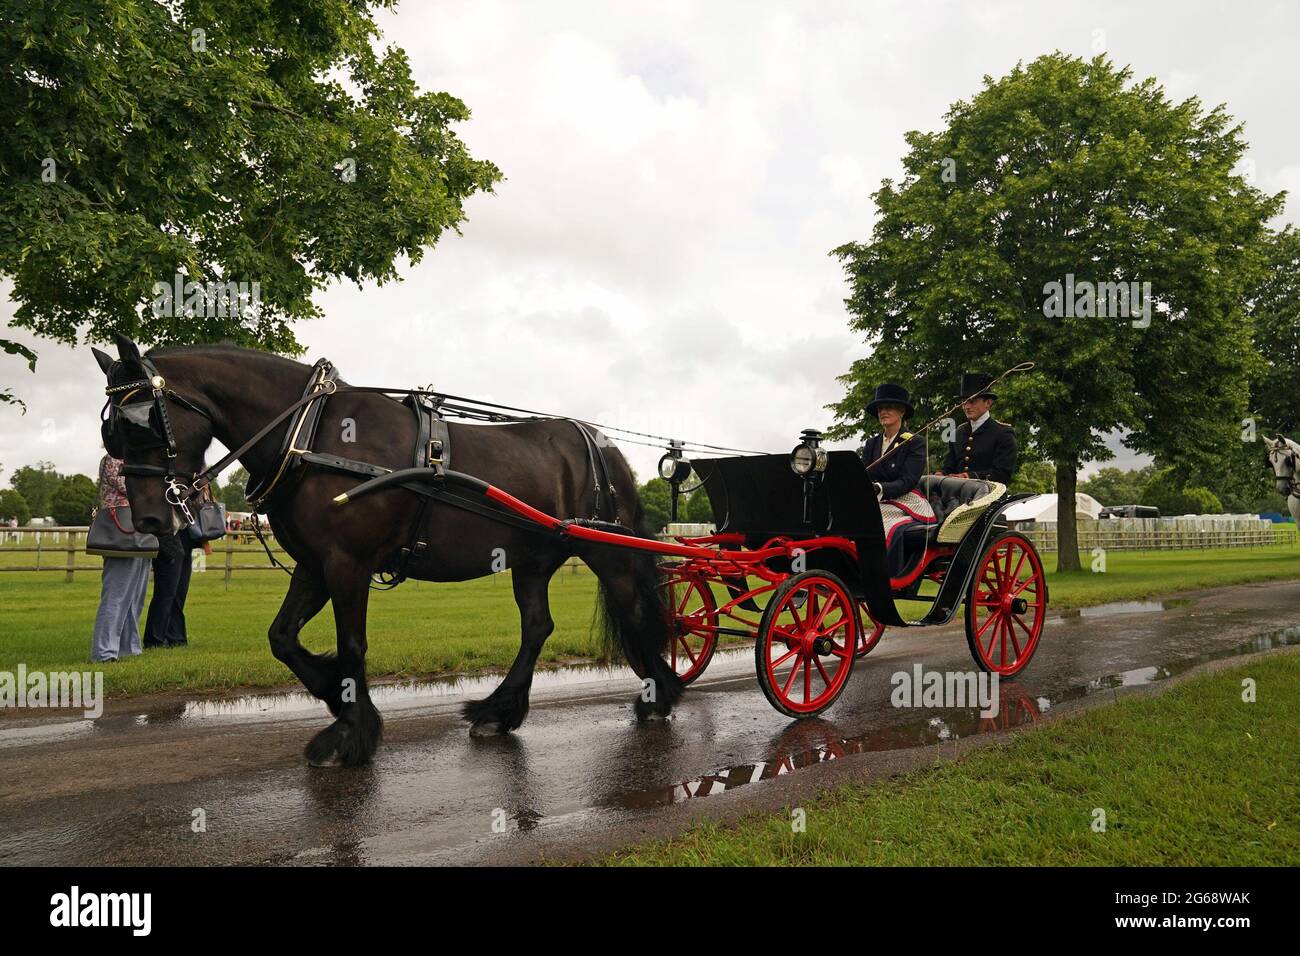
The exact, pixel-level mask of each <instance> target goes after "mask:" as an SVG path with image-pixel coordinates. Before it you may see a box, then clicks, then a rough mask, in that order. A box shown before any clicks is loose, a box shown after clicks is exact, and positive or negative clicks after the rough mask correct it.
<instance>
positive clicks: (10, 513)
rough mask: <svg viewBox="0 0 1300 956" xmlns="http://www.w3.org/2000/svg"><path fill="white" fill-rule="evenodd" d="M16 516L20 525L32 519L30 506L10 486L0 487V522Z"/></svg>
mask: <svg viewBox="0 0 1300 956" xmlns="http://www.w3.org/2000/svg"><path fill="white" fill-rule="evenodd" d="M10 518H17V519H18V523H19V524H20V525H24V524H27V522H29V521H31V520H32V508H31V505H29V504H28V503H27V499H26V498H24V497H23V496H22V494H21V493H19V492H17V491H15V490H14V489H12V488H4V489H0V522H6V521H8V520H9V519H10Z"/></svg>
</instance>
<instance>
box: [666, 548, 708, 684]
mask: <svg viewBox="0 0 1300 956" xmlns="http://www.w3.org/2000/svg"><path fill="white" fill-rule="evenodd" d="M660 587H661V588H662V589H663V595H664V604H665V605H666V606H667V608H668V614H669V636H668V642H669V643H668V650H667V651H666V652H665V653H664V658H665V659H666V660H667V661H668V665H669V666H670V667H671V668H672V669H673V672H674V673H676V674H677V676H678V677H679V678H681V681H682V683H683V684H689V683H690V682H691V681H693V680H695V678H697V677H699V676H700V675H701V674H703V673H704V668H706V667H708V666H709V661H710V660H711V659H712V657H713V650H714V647H715V645H716V644H717V635H718V604H717V601H715V600H714V597H713V591H712V589H710V587H709V584H708V582H707V581H705V580H704V578H703V577H701V576H700V575H698V574H677V573H672V574H669V575H668V577H667V578H666V579H665V580H664V582H663V584H661V585H660Z"/></svg>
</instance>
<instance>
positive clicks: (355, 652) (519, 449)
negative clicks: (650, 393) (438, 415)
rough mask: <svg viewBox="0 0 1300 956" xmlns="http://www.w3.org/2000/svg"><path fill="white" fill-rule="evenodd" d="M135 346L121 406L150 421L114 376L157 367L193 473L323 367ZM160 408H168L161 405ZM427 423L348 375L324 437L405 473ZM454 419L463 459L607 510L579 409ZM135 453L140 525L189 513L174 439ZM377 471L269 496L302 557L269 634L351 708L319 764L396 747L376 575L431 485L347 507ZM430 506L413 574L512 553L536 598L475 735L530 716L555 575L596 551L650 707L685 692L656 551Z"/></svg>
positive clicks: (508, 560)
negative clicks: (354, 386)
mask: <svg viewBox="0 0 1300 956" xmlns="http://www.w3.org/2000/svg"><path fill="white" fill-rule="evenodd" d="M117 345H118V356H119V357H118V360H117V361H114V360H113V359H112V358H111V357H110V356H108V355H106V354H105V353H103V352H100V351H99V350H98V349H96V350H94V351H95V357H96V359H97V360H98V361H99V364H100V367H101V368H102V369H103V370H104V372H105V374H106V375H107V376H108V384H109V388H110V393H109V394H110V401H111V402H113V403H115V404H119V405H123V406H124V407H125V406H129V405H132V404H134V405H135V406H136V407H135V408H134V409H132V410H133V411H135V412H136V413H137V415H136V420H137V421H141V420H143V419H141V417H140V414H139V413H140V411H141V409H140V402H141V399H142V398H145V397H147V396H148V394H149V391H150V390H149V389H148V388H145V389H144V390H143V393H142V394H131V392H130V390H129V389H118V390H116V391H114V387H115V386H122V385H124V384H129V383H132V382H139V381H140V380H142V379H147V378H149V376H150V374H153V373H155V372H156V374H158V375H160V376H162V377H163V378H164V379H165V383H166V390H167V393H168V394H167V397H165V398H164V399H163V401H164V402H165V405H166V408H165V416H166V418H167V419H168V420H169V421H168V424H169V426H170V429H171V431H172V432H173V433H174V436H175V438H174V440H175V446H176V455H175V457H174V458H172V459H171V463H170V468H171V470H174V471H176V472H178V473H182V474H185V473H188V474H190V475H192V474H193V473H195V472H200V471H202V470H203V461H204V453H205V451H206V449H207V447H208V445H209V443H210V442H211V441H212V439H213V438H216V439H218V440H219V441H221V443H222V444H224V445H225V446H226V447H227V448H230V449H238V448H239V447H240V446H241V445H243V444H244V443H246V442H247V441H249V440H250V439H252V438H253V437H254V436H255V435H256V434H257V432H258V431H260V430H261V429H262V428H263V427H264V426H266V425H268V424H269V423H270V422H272V421H273V420H274V419H275V418H276V416H277V415H279V414H280V413H281V412H283V411H284V410H285V409H287V408H289V407H290V406H291V405H293V404H294V403H295V402H297V401H299V399H300V398H301V397H302V395H303V390H304V386H305V385H306V384H307V382H308V378H309V374H310V372H311V369H309V368H308V367H307V366H306V365H302V364H300V363H298V362H294V361H291V360H289V359H285V358H281V357H279V356H276V355H271V354H268V353H265V352H259V351H255V350H251V349H243V348H236V347H234V346H227V345H216V346H195V347H176V348H157V349H152V350H150V351H149V352H147V353H146V354H145V356H144V360H145V362H146V363H147V364H148V365H151V366H152V372H151V371H148V370H147V369H146V364H142V358H141V355H140V351H139V349H138V348H137V347H136V345H135V344H134V343H133V342H131V341H130V340H129V339H126V338H124V337H121V336H119V337H118V342H117ZM340 384H342V383H340ZM151 414H152V416H153V418H154V419H155V420H156V419H157V417H158V412H157V411H153V412H152V413H151ZM146 417H147V416H146ZM289 421H292V419H289V420H288V421H286V423H285V424H284V425H282V426H280V427H277V428H276V429H274V430H273V431H271V432H270V433H269V434H268V435H267V436H266V437H265V438H264V439H263V440H261V441H259V442H257V443H256V444H255V445H253V447H251V448H249V449H248V450H247V451H246V452H245V453H243V454H242V455H240V458H239V460H240V462H241V463H242V464H243V465H244V467H245V468H247V469H248V472H249V474H250V476H252V478H253V482H254V483H256V482H257V481H258V480H266V479H267V478H268V477H270V476H271V475H272V474H273V473H274V472H275V471H276V470H277V469H278V468H279V467H280V456H279V451H280V449H281V447H282V443H283V441H284V439H285V436H286V432H287V429H288V428H289V427H290V426H289ZM416 427H417V426H416V421H415V417H414V416H413V414H412V411H411V409H410V408H409V407H408V406H407V405H404V404H403V403H401V402H399V401H397V400H395V399H393V398H391V397H388V396H386V395H381V394H375V393H366V392H354V391H349V390H347V389H346V388H342V389H340V390H339V391H338V392H337V393H335V394H332V395H330V396H329V397H328V399H326V400H325V406H324V410H323V413H322V417H321V419H320V424H319V428H318V430H317V433H316V439H315V450H316V451H318V452H322V453H329V454H335V455H339V456H342V457H346V458H350V459H354V460H360V461H364V462H369V463H372V464H374V465H379V466H382V467H384V468H389V469H400V468H407V467H409V466H410V464H411V459H412V450H413V448H414V445H415V442H416V434H417V433H416ZM447 428H448V431H449V438H450V446H451V448H452V449H453V450H454V456H455V467H456V469H457V470H458V471H461V472H464V473H467V474H470V475H474V476H475V477H477V478H480V479H482V480H483V481H486V482H489V483H490V484H493V485H496V486H497V487H500V488H502V489H504V490H505V491H508V492H509V493H511V494H513V495H515V496H516V497H518V498H520V499H521V500H523V501H526V502H528V503H529V504H531V505H532V506H533V507H535V508H538V509H540V510H542V511H545V512H547V513H548V514H552V515H557V516H560V517H566V516H567V517H580V516H584V515H587V514H590V511H591V508H592V465H591V461H590V458H589V451H588V448H587V445H586V440H585V439H584V438H583V437H582V434H581V433H580V432H579V431H578V429H576V428H575V427H574V425H573V423H572V422H568V421H565V420H563V419H543V420H536V421H525V422H515V423H509V424H491V425H476V424H464V423H460V422H449V423H448V425H447ZM345 439H350V440H345ZM606 454H607V457H608V460H609V463H610V471H611V475H610V479H611V483H612V485H613V487H614V489H615V493H616V494H615V500H616V502H617V521H618V522H619V523H620V524H622V525H624V526H626V527H627V528H632V529H636V531H637V533H639V534H644V527H643V525H644V521H643V514H642V508H641V503H640V499H639V497H638V495H637V489H636V485H635V482H634V480H633V476H632V472H631V469H630V468H629V467H628V465H627V462H626V461H625V460H624V458H623V456H622V454H620V453H619V452H618V451H617V450H616V449H614V448H613V447H612V446H610V447H608V448H607V449H606ZM123 455H124V457H125V461H126V464H127V466H128V467H127V469H126V472H127V474H128V477H127V479H126V489H127V497H128V498H129V499H130V502H131V512H132V515H133V517H134V521H135V525H136V528H137V529H138V530H140V531H144V532H151V533H159V532H167V531H170V530H172V529H174V528H176V527H177V526H178V523H179V521H180V519H179V518H178V516H177V513H176V509H175V507H174V506H173V504H172V503H171V502H170V501H169V499H168V496H167V493H166V491H167V484H166V481H165V479H164V478H163V477H161V475H160V474H158V473H159V472H161V471H162V470H164V469H165V468H166V467H167V465H168V462H167V459H166V450H165V449H164V448H159V447H154V448H148V447H145V448H139V447H132V446H131V445H130V443H129V442H128V443H127V447H126V448H125V450H124V451H123ZM142 466H143V467H142ZM131 472H135V473H134V474H131ZM151 472H153V473H152V474H151ZM362 480H363V479H362V478H360V477H358V476H356V475H349V474H343V473H340V472H337V471H333V470H329V469H326V468H321V467H316V466H311V465H308V466H305V467H304V469H303V470H302V472H301V474H300V475H298V476H297V478H296V479H295V480H294V481H293V482H292V483H288V484H285V485H284V486H283V487H282V488H280V489H278V490H276V491H274V492H273V493H272V494H271V496H270V497H269V498H268V499H267V502H266V505H265V507H266V511H267V514H268V517H269V518H270V521H271V524H272V527H273V528H274V531H275V536H276V540H277V541H279V542H280V543H281V544H282V545H283V546H284V549H285V550H286V551H287V552H288V553H289V554H290V555H291V556H292V557H293V558H294V560H295V562H296V566H295V568H294V571H293V577H292V581H291V583H290V585H289V592H288V594H287V595H286V596H285V598H284V603H283V604H282V605H281V607H280V612H279V614H277V615H276V618H275V621H274V623H273V624H272V625H271V629H270V632H269V637H270V642H271V652H272V653H273V654H274V655H275V657H276V658H277V659H278V660H280V661H282V662H284V663H285V664H286V665H288V667H289V668H290V669H291V670H292V671H293V672H294V674H295V675H297V677H298V679H299V680H300V681H302V683H303V685H304V686H305V687H306V688H307V689H308V690H309V691H310V692H311V693H312V694H313V695H315V696H316V697H318V698H320V699H321V700H322V701H324V702H325V704H326V705H327V706H328V707H329V709H330V712H331V713H332V714H333V715H334V717H335V720H334V722H333V723H332V724H330V725H329V726H328V727H326V728H325V729H324V730H322V731H321V732H320V733H318V734H317V735H316V736H315V738H314V739H313V740H312V741H311V742H310V743H309V744H308V745H307V748H306V756H307V759H308V760H309V762H310V763H312V764H313V765H317V766H322V765H335V764H342V765H347V766H351V765H356V764H360V763H364V762H365V761H367V760H368V759H369V758H370V757H371V755H372V754H373V753H374V751H375V748H376V746H377V744H378V742H379V739H380V736H381V733H382V727H383V721H382V719H381V718H380V715H379V711H378V710H377V709H376V708H375V706H374V704H373V703H372V702H371V700H370V695H369V692H368V690H367V685H366V663H365V657H366V606H367V601H368V599H369V596H370V584H371V580H372V574H373V573H374V572H376V571H379V570H382V569H385V568H391V567H393V565H394V560H395V556H396V555H398V554H399V553H400V552H401V550H402V549H403V548H404V547H406V546H408V545H409V544H410V543H411V536H412V532H413V529H414V525H415V524H416V522H417V520H418V518H419V516H420V513H421V508H422V507H423V501H422V498H421V496H420V495H419V494H417V493H416V492H415V491H412V490H409V489H406V488H393V489H389V490H385V491H383V492H380V493H377V494H374V495H372V496H370V497H368V498H366V499H364V500H360V501H355V502H352V503H350V504H348V505H347V506H346V507H338V506H336V505H335V504H334V503H333V499H334V498H335V496H336V495H339V494H340V493H341V492H344V491H346V490H347V489H349V488H351V487H354V486H356V485H357V484H358V483H360V482H361V481H362ZM174 500H175V498H174V496H173V498H172V501H174ZM429 509H430V516H431V519H432V521H431V527H428V526H426V527H428V535H427V542H428V549H427V551H426V552H425V554H424V556H423V557H421V558H420V559H418V560H415V561H414V562H413V563H411V564H410V565H409V566H408V568H407V574H409V576H410V577H412V578H417V579H419V580H425V581H465V580H469V579H471V578H478V577H483V576H486V575H488V574H492V573H494V572H495V571H497V570H500V568H501V563H502V559H504V563H505V565H506V566H508V567H509V568H510V570H511V577H512V584H513V587H514V595H515V601H516V603H517V604H518V605H519V615H520V619H521V622H522V635H521V641H520V648H519V653H518V655H517V656H516V658H515V660H514V663H513V664H512V665H511V667H510V670H509V672H508V673H507V674H506V676H505V678H504V679H503V680H502V682H501V684H500V685H499V686H498V687H497V689H496V690H495V691H493V692H492V694H490V695H489V696H488V697H487V698H485V699H483V700H478V701H473V702H471V703H468V704H466V705H465V707H464V710H463V713H464V717H465V719H466V720H468V721H470V723H471V733H473V734H475V735H482V734H504V733H508V732H510V731H512V730H514V729H515V728H517V727H519V726H520V724H521V723H523V720H524V717H525V715H526V714H527V712H528V694H529V689H530V687H531V685H532V677H533V670H534V668H535V666H536V664H537V658H538V655H539V654H540V652H541V649H542V645H543V643H544V642H545V641H546V638H547V637H548V636H549V635H550V633H551V631H552V630H553V629H554V626H555V624H554V621H552V619H551V614H550V609H549V605H548V601H547V585H548V583H549V581H550V579H551V576H552V575H554V574H555V572H556V570H558V569H559V567H560V566H561V564H563V562H564V561H565V560H566V559H567V558H568V557H569V556H570V555H577V556H578V557H579V558H581V559H582V560H583V561H584V562H585V563H586V564H587V565H588V566H589V567H590V568H591V570H592V571H593V572H594V573H595V575H596V577H597V579H598V581H599V586H600V599H601V602H602V611H603V613H602V615H601V621H602V630H603V635H602V636H603V638H604V640H605V641H606V646H607V648H613V647H617V648H618V649H619V650H621V652H622V654H623V656H624V657H625V658H626V659H627V660H628V662H629V663H630V664H631V665H632V666H633V668H634V669H636V671H637V672H638V673H640V674H642V675H644V676H645V677H646V678H647V679H648V681H647V683H646V684H645V687H647V688H653V692H651V693H646V692H645V691H643V692H642V693H641V694H640V695H638V696H637V698H636V701H635V704H636V713H637V715H638V717H640V718H642V719H656V718H661V717H664V716H666V715H667V714H668V713H669V711H670V710H671V709H672V705H673V703H674V702H675V701H676V699H677V698H678V697H679V696H680V694H681V691H682V687H681V683H680V682H679V681H678V680H677V677H676V675H675V674H674V673H673V671H672V669H671V668H670V667H669V666H668V664H667V663H666V662H665V661H664V660H663V659H662V656H661V655H662V654H663V651H664V648H665V646H666V643H667V638H668V627H667V623H668V622H667V614H666V610H665V607H664V604H663V599H662V597H661V595H660V592H659V589H658V579H657V574H656V570H655V564H654V558H653V557H652V556H651V555H650V554H648V553H645V552H642V551H634V550H630V549H623V548H614V547H609V546H602V545H593V544H586V543H582V542H576V541H572V540H570V541H568V542H565V541H561V540H559V539H558V538H557V537H555V536H553V535H552V536H546V535H542V534H537V533H534V532H532V531H530V530H528V529H525V528H519V527H515V526H510V525H507V524H503V523H500V522H498V521H495V520H493V519H492V518H491V517H487V516H483V515H480V514H475V513H470V512H467V511H464V510H461V509H459V508H456V507H452V506H450V505H447V504H445V503H443V502H439V501H437V500H436V499H434V500H431V501H430V502H429ZM498 549H499V550H498ZM326 601H331V602H332V603H333V605H334V622H335V628H336V631H337V640H338V645H337V648H338V651H337V654H314V653H311V652H310V651H308V650H307V649H306V648H304V647H303V646H302V644H301V643H300V642H299V640H298V634H299V632H300V631H301V629H302V628H303V627H304V626H305V625H306V623H307V622H308V621H309V620H311V618H312V617H313V616H314V615H315V614H316V613H317V612H318V611H320V609H321V608H322V607H323V606H324V605H325V602H326Z"/></svg>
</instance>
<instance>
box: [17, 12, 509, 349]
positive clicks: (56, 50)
mask: <svg viewBox="0 0 1300 956" xmlns="http://www.w3.org/2000/svg"><path fill="white" fill-rule="evenodd" d="M392 5H393V2H392V0H295V2H293V3H288V4H279V3H277V4H267V3H261V2H254V0H178V2H176V3H170V4H164V3H135V2H130V0H88V2H82V0H48V2H44V3H37V4H31V3H26V2H23V0H0V22H3V24H4V29H3V30H2V31H0V102H3V103H4V105H5V110H4V112H5V116H6V124H7V128H6V130H5V135H4V137H3V138H0V225H2V226H3V228H0V276H3V277H6V278H9V279H11V280H12V282H13V298H14V299H16V300H17V301H18V302H19V306H18V309H17V311H16V313H15V319H14V323H13V324H14V325H15V326H17V327H20V328H25V329H30V330H32V331H33V332H35V333H37V334H38V335H42V336H48V337H50V338H53V339H56V340H58V341H62V342H67V343H70V344H75V343H76V342H77V341H78V334H79V331H84V332H85V335H86V338H87V339H88V340H104V339H107V338H108V337H109V335H110V333H111V332H113V331H118V332H122V333H124V334H126V335H129V336H131V337H132V338H134V339H136V340H138V341H147V342H155V343H187V342H197V341H217V340H223V339H227V340H231V341H234V342H236V343H239V344H244V345H254V346H260V347H263V348H268V349H272V350H275V351H281V352H295V351H296V350H297V349H298V344H297V341H296V339H295V338H294V335H293V333H292V332H291V330H290V327H289V323H290V322H292V321H294V320H297V319H307V318H313V317H315V316H317V315H319V313H320V310H319V308H318V307H317V306H316V305H314V304H313V302H312V299H311V296H312V293H313V292H314V291H315V290H317V289H321V288H324V287H325V286H326V285H327V284H328V283H329V282H330V281H332V280H335V279H349V280H351V281H353V282H356V283H357V284H358V285H360V284H361V283H362V282H364V281H367V280H374V281H376V282H379V283H383V282H385V281H388V280H391V279H394V278H397V268H396V263H397V262H398V260H399V259H402V258H405V259H407V260H409V261H410V262H411V263H416V262H419V260H420V259H421V257H422V256H423V254H424V249H425V247H427V246H432V245H433V244H434V243H436V242H437V240H438V239H439V237H440V236H441V235H442V233H443V232H444V231H445V230H447V229H458V228H459V224H460V223H461V222H462V221H464V219H465V213H464V209H463V203H464V201H465V200H466V199H467V198H468V197H469V196H470V195H472V194H473V193H475V192H478V191H480V190H487V191H490V190H491V188H492V186H493V184H494V183H496V182H497V181H498V180H499V179H500V178H501V173H500V171H499V170H498V169H497V168H496V167H495V166H494V165H493V164H492V163H490V162H486V161H483V160H476V159H474V158H472V157H471V156H470V154H469V153H468V151H467V150H466V148H465V146H464V144H463V143H462V142H461V141H460V139H459V138H458V137H457V136H456V134H455V133H454V132H453V131H452V127H453V125H454V124H455V123H458V122H461V121H464V120H466V119H468V118H469V110H468V109H466V107H465V105H464V104H463V103H462V102H461V101H460V100H458V99H456V98H455V97H454V96H451V95H450V94H448V93H432V92H421V91H420V90H419V89H418V88H417V87H416V85H415V82H414V80H413V79H412V77H411V68H410V64H409V62H408V61H407V57H406V54H405V53H403V52H402V50H400V49H398V48H396V47H389V48H387V49H386V50H384V51H383V52H382V53H378V52H376V51H375V50H374V49H373V48H372V46H371V42H372V40H373V39H374V38H375V37H376V36H377V34H378V29H377V27H376V25H375V22H374V18H373V11H374V9H376V8H381V7H391V6H392ZM178 282H179V283H180V284H181V296H180V299H177V297H175V296H174V295H173V297H172V299H171V300H170V301H166V300H164V299H163V297H162V290H163V289H167V288H170V289H173V290H174V289H175V288H176V284H177V283H178ZM187 282H188V283H191V284H192V285H191V286H190V287H186V286H185V283H187ZM208 283H212V284H213V285H212V286H211V287H209V286H208V285H207V284H208ZM227 283H230V284H231V285H229V286H227V285H226V284H227ZM240 283H242V284H243V285H240ZM156 284H157V285H156ZM218 286H219V287H218ZM205 291H207V292H211V293H212V294H211V295H207V296H205V295H204V292H205ZM181 300H183V301H181ZM213 313H216V314H213ZM0 347H3V348H4V349H5V350H6V351H8V352H11V353H16V354H19V355H22V356H23V357H25V358H27V359H28V361H29V362H31V361H34V356H32V355H31V354H30V352H29V351H27V350H24V349H23V348H22V347H20V346H15V345H14V343H11V342H7V341H0Z"/></svg>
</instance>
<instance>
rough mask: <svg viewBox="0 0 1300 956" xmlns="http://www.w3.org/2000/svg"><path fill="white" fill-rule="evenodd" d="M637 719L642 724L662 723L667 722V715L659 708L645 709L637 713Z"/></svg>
mask: <svg viewBox="0 0 1300 956" xmlns="http://www.w3.org/2000/svg"><path fill="white" fill-rule="evenodd" d="M637 719H638V720H639V721H640V722H641V723H643V724H664V723H667V722H668V720H669V717H668V715H667V714H665V713H664V712H663V711H661V710H646V711H644V712H643V713H640V714H637Z"/></svg>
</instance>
